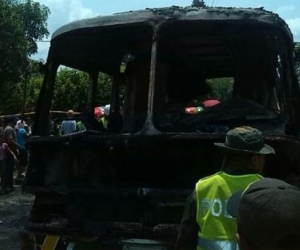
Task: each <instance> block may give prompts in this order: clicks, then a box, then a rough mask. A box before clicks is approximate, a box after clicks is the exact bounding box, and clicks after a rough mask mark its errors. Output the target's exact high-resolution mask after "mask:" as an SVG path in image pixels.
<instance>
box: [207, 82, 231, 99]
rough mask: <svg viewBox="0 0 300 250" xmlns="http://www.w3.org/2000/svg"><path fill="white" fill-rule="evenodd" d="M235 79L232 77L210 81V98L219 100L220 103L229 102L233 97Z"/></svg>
mask: <svg viewBox="0 0 300 250" xmlns="http://www.w3.org/2000/svg"><path fill="white" fill-rule="evenodd" d="M233 81H234V79H233V78H231V77H223V78H215V79H208V80H207V83H208V84H209V85H210V87H211V89H212V92H211V93H210V94H209V95H208V98H211V99H218V100H220V101H225V100H228V99H230V98H231V97H232V87H233Z"/></svg>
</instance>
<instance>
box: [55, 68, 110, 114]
mask: <svg viewBox="0 0 300 250" xmlns="http://www.w3.org/2000/svg"><path fill="white" fill-rule="evenodd" d="M88 89H89V77H88V74H87V73H85V72H82V71H78V70H74V69H69V68H62V69H60V70H59V72H58V74H57V77H56V83H55V90H54V98H53V101H52V109H55V110H68V109H74V110H77V111H82V110H84V108H85V107H86V105H87V99H88ZM110 91H111V78H110V76H108V75H106V74H103V73H100V74H99V79H98V88H97V94H96V105H99V106H100V105H104V104H106V103H109V101H110Z"/></svg>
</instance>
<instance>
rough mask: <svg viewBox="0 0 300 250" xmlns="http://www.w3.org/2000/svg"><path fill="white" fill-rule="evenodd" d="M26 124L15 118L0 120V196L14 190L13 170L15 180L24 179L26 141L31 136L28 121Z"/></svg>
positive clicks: (26, 161) (26, 158)
mask: <svg viewBox="0 0 300 250" xmlns="http://www.w3.org/2000/svg"><path fill="white" fill-rule="evenodd" d="M27 121H28V123H26V122H25V121H24V120H18V119H17V117H15V116H7V117H5V118H4V119H2V120H1V123H2V124H1V127H0V178H1V190H0V194H5V193H7V192H10V191H13V190H14V170H15V169H17V176H16V179H22V178H24V177H25V174H26V168H27V163H28V151H27V149H26V146H25V144H26V140H27V139H28V138H29V136H30V134H31V126H30V119H28V120H27Z"/></svg>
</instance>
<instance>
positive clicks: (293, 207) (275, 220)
mask: <svg viewBox="0 0 300 250" xmlns="http://www.w3.org/2000/svg"><path fill="white" fill-rule="evenodd" d="M226 207H227V213H228V214H229V215H231V216H232V217H234V218H237V226H238V232H239V233H241V234H242V235H241V237H242V236H243V237H245V238H246V239H247V240H248V241H249V242H250V243H251V244H253V245H254V246H256V247H258V248H259V249H290V248H289V247H287V248H281V247H282V246H285V244H286V243H287V242H290V243H292V245H294V246H295V245H296V246H297V247H299V243H300V191H299V189H298V188H296V187H294V186H291V185H289V184H287V183H286V182H284V181H281V180H277V179H271V178H262V179H260V180H258V181H255V182H253V183H251V184H250V185H249V186H248V187H247V188H246V189H245V190H241V191H238V192H235V193H233V194H232V196H231V197H230V198H229V199H228V202H227V205H226ZM258 248H257V249H258ZM291 249H296V248H291ZM297 249H299V248H297Z"/></svg>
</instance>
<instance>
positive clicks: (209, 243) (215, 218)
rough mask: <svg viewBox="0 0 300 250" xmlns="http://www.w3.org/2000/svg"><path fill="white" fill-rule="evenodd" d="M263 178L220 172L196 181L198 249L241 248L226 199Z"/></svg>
mask: <svg viewBox="0 0 300 250" xmlns="http://www.w3.org/2000/svg"><path fill="white" fill-rule="evenodd" d="M260 178H262V176H261V175H259V174H248V175H229V174H226V173H224V172H218V173H216V174H214V175H212V176H208V177H206V178H203V179H201V180H199V181H198V183H197V184H196V201H197V202H196V203H197V213H196V214H197V218H196V220H197V223H198V224H199V227H200V231H199V232H198V247H197V249H198V250H202V249H208V250H215V249H216V250H219V249H222V250H226V249H230V250H235V249H238V247H237V243H236V239H235V235H236V219H234V218H232V217H231V216H230V215H228V214H227V209H226V205H227V201H228V199H229V197H230V196H231V195H232V194H233V193H234V192H236V191H239V190H244V189H245V188H246V187H247V186H248V185H249V184H250V183H252V182H254V181H256V180H258V179H260Z"/></svg>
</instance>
